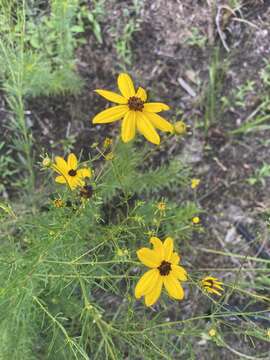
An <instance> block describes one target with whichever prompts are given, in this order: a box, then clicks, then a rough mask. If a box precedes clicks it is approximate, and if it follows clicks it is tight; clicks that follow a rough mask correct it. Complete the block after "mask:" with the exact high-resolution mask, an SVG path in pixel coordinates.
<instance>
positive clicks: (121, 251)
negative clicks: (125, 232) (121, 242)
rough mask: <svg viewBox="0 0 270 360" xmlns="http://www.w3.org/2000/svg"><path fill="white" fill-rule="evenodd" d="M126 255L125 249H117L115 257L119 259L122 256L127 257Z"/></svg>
mask: <svg viewBox="0 0 270 360" xmlns="http://www.w3.org/2000/svg"><path fill="white" fill-rule="evenodd" d="M127 255H128V250H127V249H124V250H122V249H120V248H119V249H117V256H119V257H123V256H127Z"/></svg>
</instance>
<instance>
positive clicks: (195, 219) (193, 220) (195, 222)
mask: <svg viewBox="0 0 270 360" xmlns="http://www.w3.org/2000/svg"><path fill="white" fill-rule="evenodd" d="M191 221H192V222H193V224H194V225H198V224H199V223H200V222H201V219H200V218H199V216H194V217H193V218H192V219H191Z"/></svg>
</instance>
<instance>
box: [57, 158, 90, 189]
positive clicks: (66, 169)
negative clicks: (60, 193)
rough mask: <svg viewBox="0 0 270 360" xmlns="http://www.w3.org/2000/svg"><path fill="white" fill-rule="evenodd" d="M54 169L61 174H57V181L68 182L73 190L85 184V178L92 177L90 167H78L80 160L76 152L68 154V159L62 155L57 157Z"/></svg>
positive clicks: (60, 182)
mask: <svg viewBox="0 0 270 360" xmlns="http://www.w3.org/2000/svg"><path fill="white" fill-rule="evenodd" d="M52 167H53V169H54V170H55V171H56V172H58V174H60V175H59V176H56V178H55V181H56V182H57V183H59V184H67V185H68V186H69V187H70V189H71V190H74V189H75V188H76V187H78V186H80V187H81V186H84V185H85V182H84V180H83V179H84V178H86V177H89V178H90V177H91V170H90V169H88V168H83V169H78V161H77V157H76V155H75V154H73V153H71V154H69V155H68V159H67V161H65V160H64V159H63V158H62V157H60V156H56V157H55V164H53V166H52Z"/></svg>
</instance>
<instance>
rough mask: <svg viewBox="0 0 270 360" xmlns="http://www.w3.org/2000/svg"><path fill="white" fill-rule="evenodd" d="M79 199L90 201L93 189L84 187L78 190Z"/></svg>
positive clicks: (87, 186)
mask: <svg viewBox="0 0 270 360" xmlns="http://www.w3.org/2000/svg"><path fill="white" fill-rule="evenodd" d="M80 195H81V197H83V198H85V199H90V198H91V196H92V195H93V187H92V186H91V185H84V186H83V187H82V188H81V190H80Z"/></svg>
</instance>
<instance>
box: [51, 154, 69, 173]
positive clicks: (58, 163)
mask: <svg viewBox="0 0 270 360" xmlns="http://www.w3.org/2000/svg"><path fill="white" fill-rule="evenodd" d="M54 169H55V170H56V171H57V172H59V173H60V174H66V173H67V172H68V165H67V162H66V160H64V159H63V158H62V157H60V156H56V157H55V166H54Z"/></svg>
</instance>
